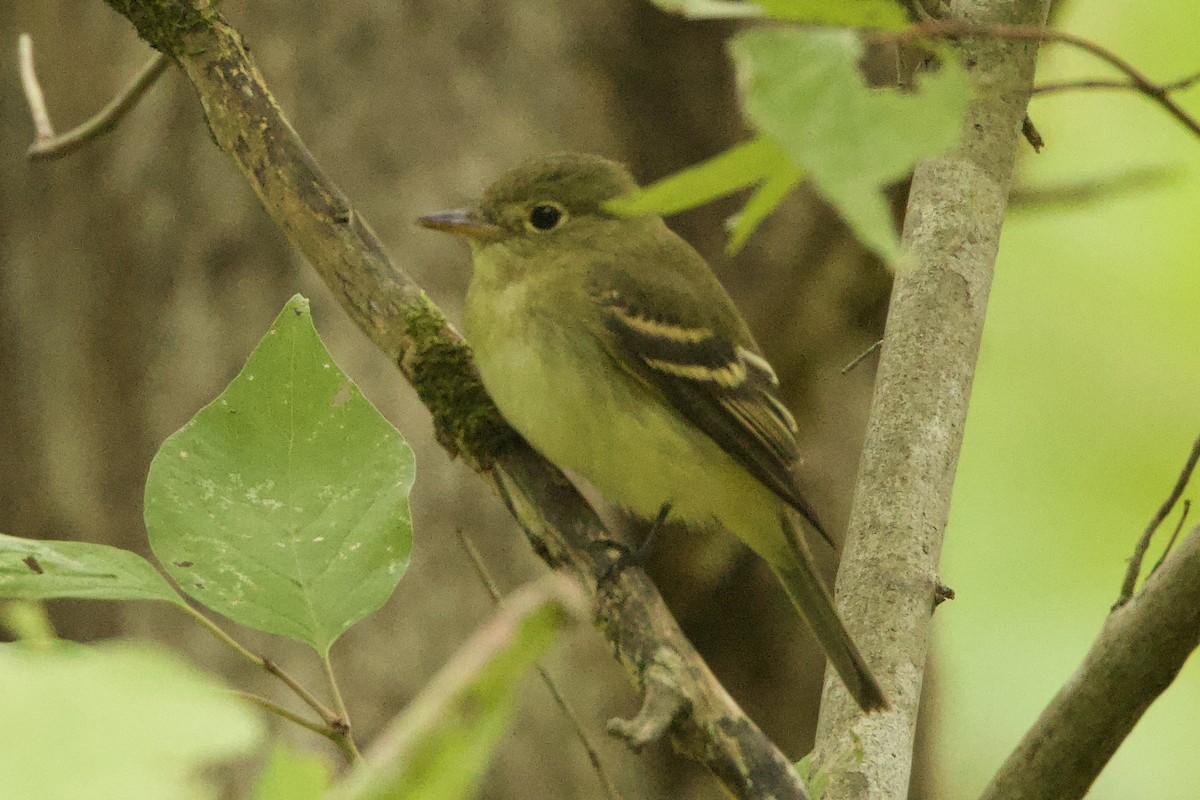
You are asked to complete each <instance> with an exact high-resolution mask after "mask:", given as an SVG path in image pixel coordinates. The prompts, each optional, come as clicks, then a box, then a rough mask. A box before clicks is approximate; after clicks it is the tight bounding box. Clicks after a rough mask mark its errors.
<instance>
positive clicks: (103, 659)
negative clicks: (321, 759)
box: [0, 643, 262, 800]
mask: <svg viewBox="0 0 1200 800" xmlns="http://www.w3.org/2000/svg"><path fill="white" fill-rule="evenodd" d="M61 644H66V643H60V645H61ZM0 686H3V687H6V690H5V691H0V719H4V720H6V724H5V725H4V726H3V728H2V729H0V775H3V776H4V778H3V790H2V794H3V795H4V797H11V798H54V800H96V799H97V798H118V797H119V798H122V800H200V798H215V797H217V792H216V790H215V789H214V788H213V787H212V786H210V785H209V784H208V781H205V780H202V779H201V778H200V777H199V771H200V769H201V768H203V767H206V766H208V765H211V764H213V763H214V762H218V761H224V760H227V759H230V758H233V757H236V756H241V755H243V754H246V753H248V752H249V751H250V750H251V748H253V747H254V746H255V745H256V743H257V742H258V741H259V739H260V738H261V735H262V730H261V725H260V723H259V720H258V717H257V716H255V714H254V713H253V712H252V711H251V710H250V709H249V708H248V707H247V706H245V705H244V704H243V703H240V702H238V701H237V700H235V699H234V698H233V696H232V695H230V694H229V693H228V692H227V691H225V690H224V689H223V688H222V687H220V686H219V685H218V684H216V683H215V682H214V681H212V680H211V679H210V678H208V677H206V676H203V675H201V674H200V673H199V672H197V671H196V670H195V669H194V668H193V667H191V666H190V665H188V664H185V663H183V662H182V661H180V660H179V659H178V658H176V657H175V656H173V655H170V654H167V653H164V652H161V651H159V650H157V649H154V648H150V647H147V646H145V645H131V644H124V643H109V644H103V645H99V646H96V647H81V646H76V645H69V644H67V646H57V647H55V648H53V649H52V650H50V651H48V652H47V651H41V650H36V649H31V648H27V647H24V646H21V645H0Z"/></svg>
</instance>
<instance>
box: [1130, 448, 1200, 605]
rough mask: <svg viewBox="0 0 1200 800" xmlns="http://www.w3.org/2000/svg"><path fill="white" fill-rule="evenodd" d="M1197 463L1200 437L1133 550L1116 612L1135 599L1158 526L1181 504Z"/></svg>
mask: <svg viewBox="0 0 1200 800" xmlns="http://www.w3.org/2000/svg"><path fill="white" fill-rule="evenodd" d="M1197 461H1200V436H1198V437H1196V441H1195V442H1194V443H1192V451H1191V453H1189V454H1188V459H1187V463H1185V464H1184V465H1183V471H1182V472H1180V473H1179V477H1178V478H1177V479H1176V480H1175V486H1174V487H1173V488H1172V489H1171V494H1170V495H1169V496H1168V497H1167V499H1166V500H1164V501H1163V504H1162V505H1161V506H1159V507H1158V512H1157V513H1155V515H1154V518H1153V519H1151V520H1150V524H1149V525H1147V526H1146V530H1144V531H1143V532H1142V535H1141V537H1140V538H1139V539H1138V541H1137V545H1136V546H1135V547H1134V548H1133V555H1132V556H1130V557H1129V568H1128V569H1127V570H1125V580H1124V582H1122V584H1121V596H1120V597H1118V598H1117V602H1115V603H1113V610H1114V611H1116V610H1117V609H1118V608H1120V607H1121V606H1123V605H1125V604H1126V603H1128V602H1129V598H1131V597H1133V588H1134V586H1136V585H1137V579H1138V576H1139V575H1140V574H1141V572H1142V559H1143V558H1145V557H1146V551H1147V550H1148V549H1149V548H1150V539H1151V537H1153V536H1154V532H1155V531H1156V530H1158V526H1159V525H1162V523H1163V520H1165V519H1166V518H1167V516H1168V515H1169V514H1170V513H1171V509H1173V508H1175V504H1176V503H1177V502H1179V496H1180V495H1182V494H1183V490H1184V489H1186V488H1187V484H1188V481H1189V480H1191V477H1192V471H1193V470H1194V469H1195V468H1196V462H1197Z"/></svg>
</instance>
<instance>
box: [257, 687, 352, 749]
mask: <svg viewBox="0 0 1200 800" xmlns="http://www.w3.org/2000/svg"><path fill="white" fill-rule="evenodd" d="M233 693H234V694H235V695H236V696H237V697H240V698H241V699H243V700H245V701H246V702H247V703H253V704H254V705H256V706H258V707H259V708H261V709H263V710H265V711H269V712H270V713H272V714H275V715H276V716H279V717H283V718H284V719H286V720H287V721H288V722H294V723H296V724H297V725H299V726H300V727H301V728H307V729H308V730H310V731H312V732H313V733H315V734H317V735H318V736H324V737H325V738H326V739H329V740H333V739H334V733H333V728H330V727H329V726H328V725H321V724H320V723H317V722H313V721H312V720H308V719H305V718H304V717H302V716H300V715H299V714H296V713H294V712H291V711H288V710H287V709H286V708H284V707H283V706H281V705H279V704H278V703H276V702H275V701H273V700H268V699H267V698H265V697H262V696H260V695H257V694H254V693H253V692H243V691H241V690H240V689H234V690H233Z"/></svg>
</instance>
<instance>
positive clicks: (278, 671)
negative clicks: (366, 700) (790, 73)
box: [178, 603, 340, 728]
mask: <svg viewBox="0 0 1200 800" xmlns="http://www.w3.org/2000/svg"><path fill="white" fill-rule="evenodd" d="M178 607H179V608H181V609H183V610H184V611H185V612H187V613H188V614H189V615H190V616H191V617H192V619H194V620H196V621H197V622H199V623H200V624H201V625H203V626H204V627H205V628H208V630H209V632H211V633H212V635H213V636H216V637H217V638H218V639H220V640H221V641H222V642H224V643H225V644H227V645H229V646H230V647H232V648H233V649H234V650H236V651H237V652H238V653H240V654H241V655H242V656H243V657H244V658H246V659H247V660H249V661H250V662H251V663H253V664H255V665H256V666H258V667H260V668H262V669H264V670H266V671H267V672H268V673H270V674H271V675H274V676H275V677H276V678H278V679H279V680H281V681H282V682H283V684H284V685H285V686H287V687H288V688H289V689H291V690H292V691H293V692H294V693H295V694H296V696H297V697H299V698H300V699H301V700H303V701H304V702H305V704H306V705H307V706H308V707H309V708H311V709H312V710H313V711H315V712H317V714H318V715H320V717H321V721H322V722H324V723H325V724H326V725H328V726H329V727H330V728H334V727H336V724H337V723H338V722H339V721H340V718H339V717H338V715H337V714H336V713H335V712H334V711H332V710H330V708H329V706H327V705H325V704H324V703H322V702H321V701H320V700H318V699H317V698H316V697H315V696H314V695H313V693H312V692H310V691H308V690H307V689H305V688H304V687H303V686H301V685H300V683H299V682H298V681H297V680H296V679H295V678H293V677H292V676H291V675H289V674H288V673H287V672H285V671H284V670H283V668H282V667H280V666H279V665H278V664H276V663H275V662H274V661H272V660H271V659H269V658H264V657H263V656H260V655H256V654H254V653H252V652H250V651H249V650H247V649H246V648H245V647H244V646H243V645H242V644H241V643H240V642H239V641H238V640H236V639H234V638H233V637H232V636H230V635H229V634H228V633H226V632H225V631H224V630H223V629H222V628H221V627H220V626H219V625H217V623H215V622H213V621H212V620H211V619H209V618H208V617H206V616H205V615H204V614H202V613H200V612H199V611H197V610H196V609H195V608H192V606H190V605H188V604H187V603H180V604H179V606H178Z"/></svg>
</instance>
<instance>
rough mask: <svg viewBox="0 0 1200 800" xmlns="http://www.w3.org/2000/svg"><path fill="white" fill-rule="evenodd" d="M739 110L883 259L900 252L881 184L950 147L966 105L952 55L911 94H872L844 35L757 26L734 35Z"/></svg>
mask: <svg viewBox="0 0 1200 800" xmlns="http://www.w3.org/2000/svg"><path fill="white" fill-rule="evenodd" d="M730 49H731V52H732V54H733V58H734V61H735V62H736V64H737V66H738V70H739V74H740V75H741V77H742V82H741V83H742V91H743V104H744V107H745V111H746V114H747V115H748V116H749V118H750V120H751V121H752V122H753V123H754V125H755V126H756V127H758V128H759V130H761V131H762V132H763V133H765V134H766V135H767V136H769V137H771V138H773V139H774V140H776V141H777V142H779V144H780V145H781V146H782V147H783V149H784V150H785V151H786V152H787V153H788V155H789V156H790V157H791V159H792V160H793V161H794V162H795V163H796V164H797V165H798V166H800V167H802V168H803V169H804V170H805V171H806V172H807V174H808V175H809V176H810V177H811V178H812V180H813V183H814V185H815V186H816V188H817V189H818V191H820V192H821V194H822V195H823V196H824V197H825V198H826V199H828V200H829V201H830V202H831V203H832V204H833V205H834V206H835V207H836V208H837V209H838V210H839V212H840V213H841V214H842V216H843V217H844V218H845V219H846V221H847V222H848V223H849V224H850V225H851V227H852V228H853V229H854V230H855V232H856V233H857V235H858V236H859V238H860V239H862V240H863V242H864V243H866V244H867V245H868V246H870V247H871V248H872V249H874V250H876V252H878V253H879V254H880V255H882V256H884V257H885V258H886V259H888V260H889V261H894V260H895V259H896V257H897V255H898V253H899V243H898V241H897V239H896V234H895V231H894V230H893V223H892V219H891V214H890V213H888V212H887V204H886V202H885V200H884V198H883V196H882V194H881V191H882V189H883V187H884V186H885V185H886V184H888V183H891V182H893V181H896V180H898V179H900V178H902V177H903V176H904V175H906V174H907V173H908V172H909V171H910V170H911V169H912V167H913V165H914V164H916V162H917V161H919V160H920V159H922V158H926V157H928V156H932V155H935V154H937V153H939V152H941V151H943V150H945V149H946V148H948V147H950V146H952V145H953V144H954V143H955V142H956V141H958V137H959V134H960V129H961V125H962V116H963V113H964V112H965V110H966V105H967V102H968V100H969V87H968V82H967V76H966V73H965V71H964V70H963V69H962V67H961V66H960V65H959V64H958V61H957V60H956V58H955V57H954V55H953V54H952V53H951V52H950V51H946V52H945V53H944V54H943V64H942V68H941V71H940V72H938V73H937V74H931V75H925V76H923V77H922V79H921V80H920V81H919V89H920V91H918V92H901V91H899V90H897V89H872V88H870V87H868V86H867V85H866V84H865V83H864V82H863V78H862V75H861V74H860V72H859V70H858V62H859V60H860V58H861V57H862V45H861V43H860V41H859V38H858V36H857V35H856V34H855V33H854V32H851V31H812V30H792V29H782V28H780V29H765V28H764V29H756V30H750V31H744V32H742V33H740V34H738V35H737V36H735V37H734V39H733V41H732V43H731V45H730Z"/></svg>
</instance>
